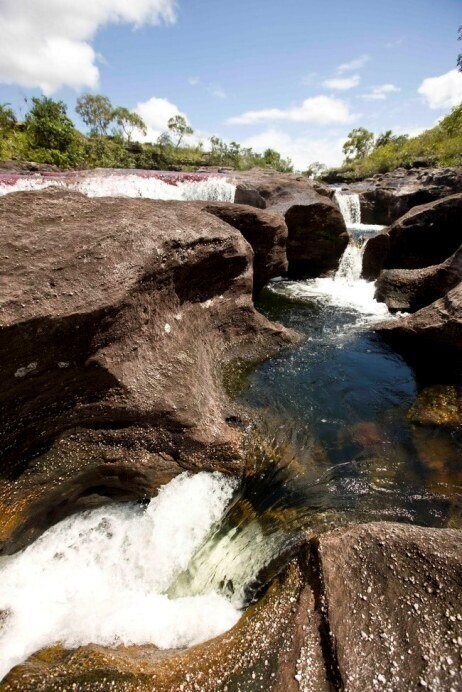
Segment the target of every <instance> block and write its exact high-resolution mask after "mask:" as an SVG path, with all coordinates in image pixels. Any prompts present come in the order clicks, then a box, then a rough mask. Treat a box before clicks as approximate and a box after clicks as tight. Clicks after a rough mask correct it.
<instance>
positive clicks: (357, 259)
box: [335, 237, 366, 283]
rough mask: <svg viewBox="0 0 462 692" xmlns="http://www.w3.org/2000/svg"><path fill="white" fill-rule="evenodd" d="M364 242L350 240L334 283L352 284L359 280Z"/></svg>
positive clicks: (362, 240)
mask: <svg viewBox="0 0 462 692" xmlns="http://www.w3.org/2000/svg"><path fill="white" fill-rule="evenodd" d="M365 245H366V242H365V239H364V238H360V239H357V238H354V237H351V238H350V242H349V243H348V245H347V247H346V250H345V252H344V253H343V255H342V259H341V260H340V263H339V265H338V269H337V271H336V273H335V281H346V282H347V283H353V282H355V281H359V280H360V279H361V271H362V264H363V253H364V248H365Z"/></svg>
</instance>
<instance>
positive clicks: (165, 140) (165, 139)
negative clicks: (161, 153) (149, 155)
mask: <svg viewBox="0 0 462 692" xmlns="http://www.w3.org/2000/svg"><path fill="white" fill-rule="evenodd" d="M156 144H158V145H159V147H163V148H164V149H167V148H168V147H173V142H172V138H171V137H170V135H169V133H168V132H162V134H160V135H159V136H158V138H157V141H156Z"/></svg>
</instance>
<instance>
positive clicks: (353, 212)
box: [335, 190, 361, 228]
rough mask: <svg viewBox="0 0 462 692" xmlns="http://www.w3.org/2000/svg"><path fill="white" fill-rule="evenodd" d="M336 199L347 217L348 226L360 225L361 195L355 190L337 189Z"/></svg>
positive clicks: (343, 214) (345, 217) (344, 216)
mask: <svg viewBox="0 0 462 692" xmlns="http://www.w3.org/2000/svg"><path fill="white" fill-rule="evenodd" d="M335 199H336V201H337V203H338V205H339V207H340V211H341V212H342V216H343V218H344V219H345V224H346V226H347V228H350V227H351V226H357V225H359V224H360V223H361V204H360V201H359V195H358V194H356V193H355V192H343V191H342V190H336V191H335Z"/></svg>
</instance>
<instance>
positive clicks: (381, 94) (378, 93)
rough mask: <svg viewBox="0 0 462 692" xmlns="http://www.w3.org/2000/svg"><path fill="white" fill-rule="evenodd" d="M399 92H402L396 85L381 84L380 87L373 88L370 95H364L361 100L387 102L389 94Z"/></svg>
mask: <svg viewBox="0 0 462 692" xmlns="http://www.w3.org/2000/svg"><path fill="white" fill-rule="evenodd" d="M398 91H401V89H400V88H399V87H397V86H395V85H394V84H381V85H380V86H376V87H373V89H371V91H370V92H369V93H368V94H363V95H362V97H361V98H363V99H366V100H367V101H385V99H386V98H387V95H388V94H393V93H395V92H398Z"/></svg>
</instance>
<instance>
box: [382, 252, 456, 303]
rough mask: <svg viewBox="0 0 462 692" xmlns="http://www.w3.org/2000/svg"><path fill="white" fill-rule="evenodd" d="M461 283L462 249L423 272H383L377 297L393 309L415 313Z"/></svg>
mask: <svg viewBox="0 0 462 692" xmlns="http://www.w3.org/2000/svg"><path fill="white" fill-rule="evenodd" d="M461 281H462V246H461V247H460V248H459V249H458V250H457V252H455V253H454V255H452V257H450V258H449V259H447V260H446V261H445V262H442V263H441V264H437V265H435V266H432V267H425V268H424V269H384V270H383V271H382V272H381V273H380V274H379V277H378V279H377V283H376V292H375V298H376V300H378V301H379V302H382V303H386V304H387V306H388V308H389V309H390V310H406V311H410V312H415V311H416V310H420V308H423V307H425V306H426V305H429V304H430V303H433V302H434V301H435V300H438V298H442V297H443V296H444V295H446V293H447V292H448V291H450V290H451V289H452V288H455V286H457V284H459V283H460V282H461Z"/></svg>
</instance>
